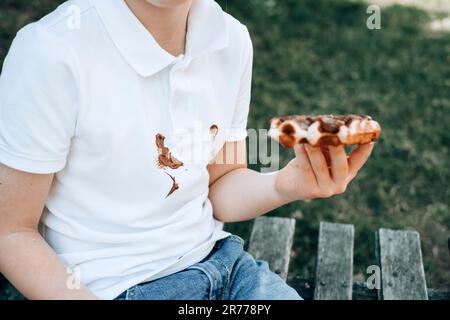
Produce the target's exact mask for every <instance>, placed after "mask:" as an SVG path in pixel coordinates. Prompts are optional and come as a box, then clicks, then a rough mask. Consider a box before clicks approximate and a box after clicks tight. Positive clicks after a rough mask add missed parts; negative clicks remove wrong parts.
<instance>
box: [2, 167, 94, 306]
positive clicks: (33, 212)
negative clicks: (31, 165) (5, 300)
mask: <svg viewBox="0 0 450 320" xmlns="http://www.w3.org/2000/svg"><path fill="white" fill-rule="evenodd" d="M52 181H53V175H52V174H50V175H37V174H29V173H25V172H20V171H17V170H14V169H11V168H8V167H6V166H4V165H2V164H0V272H1V273H2V274H4V276H5V277H6V278H7V279H8V280H9V281H10V282H11V283H12V284H13V285H14V286H15V287H16V288H17V289H18V290H19V291H20V292H21V293H22V294H23V295H24V296H25V297H26V298H28V299H40V300H43V299H96V297H95V296H94V295H93V294H92V293H91V292H89V291H88V290H87V289H85V288H83V287H81V288H80V289H70V288H69V287H68V286H67V281H68V278H69V277H70V274H69V273H68V272H67V268H66V266H65V265H64V264H63V263H62V261H61V260H60V259H59V258H58V257H57V255H56V254H55V253H54V251H53V250H52V249H51V248H50V247H49V246H48V244H47V243H46V242H45V240H44V239H43V238H42V237H41V235H40V234H39V233H38V231H37V226H38V223H39V219H40V216H41V213H42V210H43V208H44V205H45V201H46V199H47V196H48V192H49V190H50V186H51V183H52Z"/></svg>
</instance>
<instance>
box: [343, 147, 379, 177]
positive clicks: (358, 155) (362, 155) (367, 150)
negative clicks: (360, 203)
mask: <svg viewBox="0 0 450 320" xmlns="http://www.w3.org/2000/svg"><path fill="white" fill-rule="evenodd" d="M374 145H375V144H374V143H373V142H372V143H368V144H362V145H360V146H358V147H357V148H356V149H354V150H353V151H352V152H351V153H350V156H349V157H348V166H349V175H350V178H351V179H353V178H354V177H355V176H356V174H357V173H358V171H359V170H360V169H361V168H362V166H363V165H364V163H366V161H367V159H368V158H369V156H370V154H371V153H372V150H373V147H374Z"/></svg>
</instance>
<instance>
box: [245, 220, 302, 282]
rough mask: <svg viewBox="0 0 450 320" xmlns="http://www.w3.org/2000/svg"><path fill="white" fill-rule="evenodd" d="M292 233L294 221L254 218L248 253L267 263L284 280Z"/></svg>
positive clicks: (287, 267) (287, 266)
mask: <svg viewBox="0 0 450 320" xmlns="http://www.w3.org/2000/svg"><path fill="white" fill-rule="evenodd" d="M294 231H295V219H291V218H276V217H270V218H269V217H259V218H256V219H255V223H254V225H253V229H252V233H251V236H250V244H249V248H248V251H249V252H250V253H251V254H252V255H253V257H254V258H255V259H259V260H265V261H267V262H268V263H269V267H270V269H271V270H272V271H273V272H275V273H276V274H278V275H279V276H280V277H281V278H283V279H284V280H286V278H287V274H288V269H289V260H290V254H291V249H292V243H293V239H294Z"/></svg>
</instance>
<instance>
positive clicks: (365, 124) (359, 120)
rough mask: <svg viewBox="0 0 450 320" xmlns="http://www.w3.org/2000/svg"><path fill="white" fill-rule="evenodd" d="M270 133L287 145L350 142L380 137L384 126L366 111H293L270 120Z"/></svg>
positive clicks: (346, 143) (291, 146)
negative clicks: (290, 114)
mask: <svg viewBox="0 0 450 320" xmlns="http://www.w3.org/2000/svg"><path fill="white" fill-rule="evenodd" d="M268 135H269V137H271V138H272V139H274V140H276V141H278V142H279V143H280V144H281V145H282V146H283V147H285V148H293V147H294V146H295V145H296V144H298V143H308V144H310V145H312V146H325V145H330V146H339V145H343V146H349V145H354V144H365V143H370V142H372V141H376V140H377V139H378V138H379V137H380V135H381V127H380V125H379V124H378V122H376V121H375V120H372V118H371V117H369V116H366V115H353V114H349V115H318V116H315V115H309V116H300V115H292V116H286V117H277V118H273V119H272V120H270V130H269V133H268Z"/></svg>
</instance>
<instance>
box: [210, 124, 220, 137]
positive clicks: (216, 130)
mask: <svg viewBox="0 0 450 320" xmlns="http://www.w3.org/2000/svg"><path fill="white" fill-rule="evenodd" d="M209 133H210V134H211V136H212V137H213V138H215V137H216V136H217V134H218V133H219V127H218V126H217V125H216V124H213V125H212V126H211V127H210V128H209Z"/></svg>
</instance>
